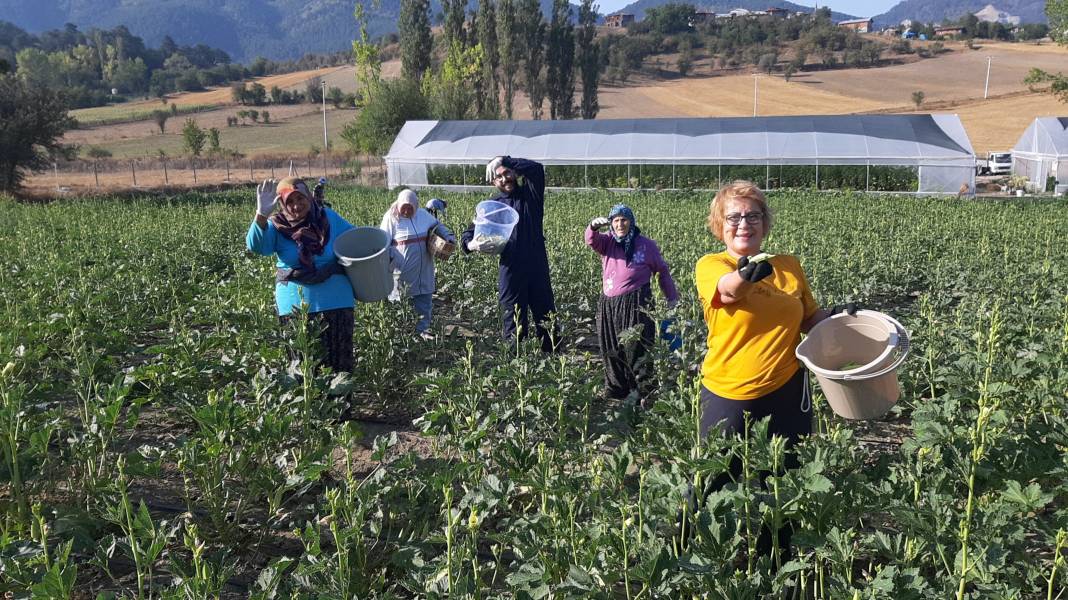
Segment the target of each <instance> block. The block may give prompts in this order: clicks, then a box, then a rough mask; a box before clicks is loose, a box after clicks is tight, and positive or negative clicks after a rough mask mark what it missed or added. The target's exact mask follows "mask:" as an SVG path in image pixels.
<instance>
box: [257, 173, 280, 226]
mask: <svg viewBox="0 0 1068 600" xmlns="http://www.w3.org/2000/svg"><path fill="white" fill-rule="evenodd" d="M277 186H278V182H277V181H275V180H274V179H264V180H263V183H261V184H259V185H258V186H256V214H258V215H260V216H263V217H269V216H271V213H273V212H274V207H275V206H277V205H278V194H277V193H275V188H276V187H277Z"/></svg>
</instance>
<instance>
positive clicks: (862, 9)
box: [594, 0, 899, 17]
mask: <svg viewBox="0 0 1068 600" xmlns="http://www.w3.org/2000/svg"><path fill="white" fill-rule="evenodd" d="M633 1H634V0H594V3H595V4H597V5H599V6H600V7H601V13H602V14H606V15H607V14H610V13H612V12H614V11H617V10H619V9H621V8H623V7H624V6H626V5H628V4H630V3H631V2H633ZM690 1H691V4H698V5H699V4H701V0H690ZM793 2H794V4H801V5H804V6H815V3H814V2H812V0H793ZM898 2H899V0H829V1H828V2H827V3H826V4H824V3H823V2H820V6H830V7H831V9H832V10H834V11H837V12H841V13H846V14H848V15H856V16H858V17H874V16H875V15H881V14H882V13H884V12H886V11H888V10H890V9H891V8H892V7H893V6H894V5H895V4H897V3H898ZM774 5H775V2H774V0H769V2H768V6H774Z"/></svg>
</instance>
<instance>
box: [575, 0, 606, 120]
mask: <svg viewBox="0 0 1068 600" xmlns="http://www.w3.org/2000/svg"><path fill="white" fill-rule="evenodd" d="M597 9H598V7H597V6H596V5H595V4H594V3H593V0H582V6H581V7H580V8H579V29H578V34H577V35H576V40H577V45H578V69H579V76H580V77H581V78H582V99H581V100H580V101H579V114H580V115H581V116H582V118H583V119H593V118H596V117H597V113H598V112H599V111H600V110H601V106H600V103H599V102H598V101H597V87H598V85H599V83H600V79H601V47H600V45H598V44H597V40H596V36H597Z"/></svg>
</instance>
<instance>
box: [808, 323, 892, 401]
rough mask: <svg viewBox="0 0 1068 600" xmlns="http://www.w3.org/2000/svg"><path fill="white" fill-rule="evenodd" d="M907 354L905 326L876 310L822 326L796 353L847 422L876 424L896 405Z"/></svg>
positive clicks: (813, 331) (812, 331)
mask: <svg viewBox="0 0 1068 600" xmlns="http://www.w3.org/2000/svg"><path fill="white" fill-rule="evenodd" d="M908 353H909V336H908V333H907V332H906V331H905V328H904V326H902V325H901V323H898V322H897V321H896V320H894V319H893V318H892V317H890V316H888V315H885V314H883V313H881V312H877V311H874V310H858V311H857V314H856V315H853V316H850V315H848V314H845V313H840V314H837V315H834V316H833V317H830V318H828V319H824V320H823V321H820V322H819V324H817V325H816V326H815V327H813V328H812V330H811V331H809V333H808V336H806V337H805V339H804V340H802V342H801V344H800V345H798V346H797V350H796V351H795V354H796V356H797V358H799V359H801V361H802V362H804V363H805V366H807V367H808V369H809V370H810V371H812V373H813V374H814V375H815V376H816V380H817V381H818V382H819V384H820V389H822V390H823V395H824V396H826V397H827V404H829V405H830V406H831V409H832V410H834V412H835V414H837V415H839V416H841V417H845V418H847V419H877V418H879V417H881V416H883V415H884V414H886V412H887V411H889V410H890V408H891V407H892V406H894V404H896V403H897V400H898V397H899V396H900V395H901V388H900V387H898V383H897V368H898V366H900V365H901V363H902V362H903V361H904V360H905V357H906V356H908Z"/></svg>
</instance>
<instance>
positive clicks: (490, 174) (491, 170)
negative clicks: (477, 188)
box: [486, 156, 504, 183]
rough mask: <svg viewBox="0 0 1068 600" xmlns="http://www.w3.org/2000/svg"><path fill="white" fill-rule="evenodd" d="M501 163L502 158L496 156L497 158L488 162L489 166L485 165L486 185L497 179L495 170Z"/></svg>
mask: <svg viewBox="0 0 1068 600" xmlns="http://www.w3.org/2000/svg"><path fill="white" fill-rule="evenodd" d="M503 162H504V157H503V156H498V157H497V158H495V159H493V160H491V161H489V164H488V165H486V183H493V180H494V179H496V178H497V169H498V168H499V167H500V166H501V163H503Z"/></svg>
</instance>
